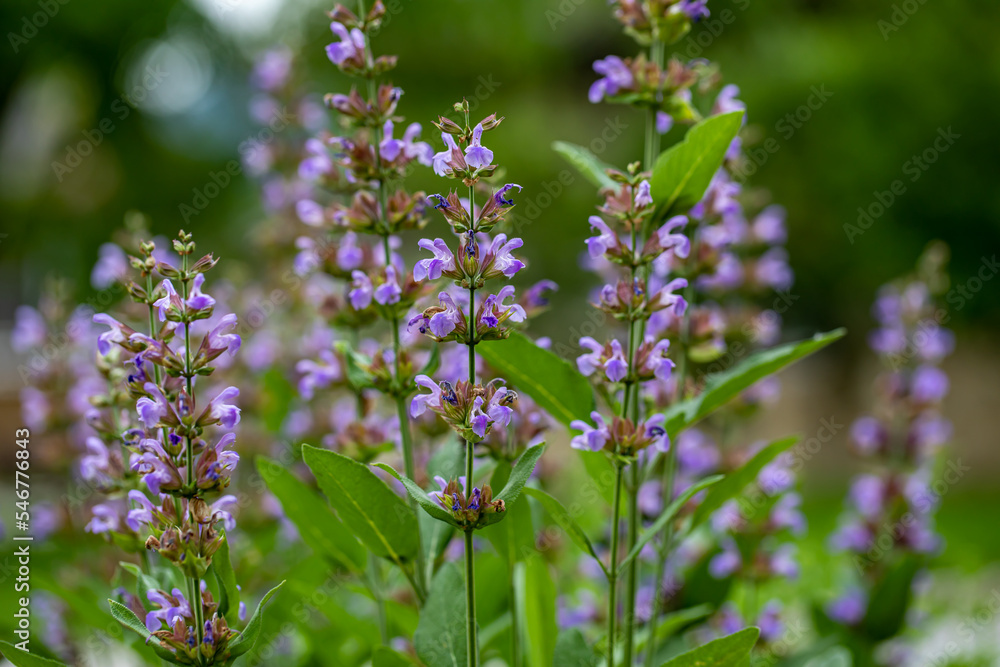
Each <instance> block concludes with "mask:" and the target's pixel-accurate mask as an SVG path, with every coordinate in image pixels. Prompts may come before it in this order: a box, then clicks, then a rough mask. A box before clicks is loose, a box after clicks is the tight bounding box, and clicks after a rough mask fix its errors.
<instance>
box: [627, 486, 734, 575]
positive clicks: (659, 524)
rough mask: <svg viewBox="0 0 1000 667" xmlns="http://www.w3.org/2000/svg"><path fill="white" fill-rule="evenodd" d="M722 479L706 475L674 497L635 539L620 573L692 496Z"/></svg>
mask: <svg viewBox="0 0 1000 667" xmlns="http://www.w3.org/2000/svg"><path fill="white" fill-rule="evenodd" d="M720 480H722V475H713V476H711V477H706V478H705V479H703V480H701V481H700V482H698V483H697V484H695V485H694V486H692V487H691V488H689V489H688V490H687V491H685V492H684V493H682V494H681V495H679V496H678V497H677V498H676V499H674V501H673V502H672V503H670V505H668V506H667V508H666V509H665V510H663V512H661V513H660V516H658V517H657V518H656V521H654V522H653V525H651V526H650V527H649V528H647V529H646V530H645V531H644V532H643V533H642V534H641V535H639V537H638V539H637V540H636V541H635V546H634V547H632V549H631V550H630V551H629V552H628V555H627V556H625V558H623V559H622V562H621V563H620V564H619V565H618V574H619V575H620V574H621V573H622V572H623V571H625V569H626V567H627V566H628V564H629V563H631V562H632V561H633V560H635V559H636V558H637V557H638V556H639V552H640V551H642V548H643V547H645V546H646V544H648V543H649V541H650V540H652V539H653V538H654V537H656V536H657V535H659V534H660V533H661V532H663V529H664V528H666V527H667V524H668V523H669V522H670V521H672V520H673V519H674V517H675V516H677V513H678V512H680V511H681V508H682V507H684V505H686V504H687V502H688V501H689V500H691V498H693V497H694V496H695V495H696V494H698V493H700V492H701V491H702V490H703V489H706V488H708V487H710V486H712V485H713V484H717V483H718V482H719V481H720Z"/></svg>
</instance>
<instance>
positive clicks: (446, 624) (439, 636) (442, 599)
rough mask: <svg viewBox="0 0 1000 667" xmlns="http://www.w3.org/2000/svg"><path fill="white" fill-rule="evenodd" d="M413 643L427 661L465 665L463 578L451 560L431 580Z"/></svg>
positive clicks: (439, 666) (437, 665) (456, 666)
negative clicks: (429, 590)
mask: <svg viewBox="0 0 1000 667" xmlns="http://www.w3.org/2000/svg"><path fill="white" fill-rule="evenodd" d="M413 646H414V648H415V649H416V651H417V655H418V656H419V657H420V659H421V660H423V661H424V663H425V664H427V665H434V667H445V666H446V665H447V666H448V667H465V664H466V660H467V656H468V651H467V648H466V647H467V643H466V637H465V581H464V578H463V576H462V573H461V571H460V570H459V569H458V567H457V566H456V565H455V564H454V563H448V564H446V565H445V566H444V567H442V568H441V569H440V570H438V573H437V575H436V576H435V577H434V581H433V582H432V583H431V592H430V595H428V596H427V602H425V603H424V608H423V611H422V612H421V614H420V622H419V623H418V624H417V631H416V632H415V633H414V634H413Z"/></svg>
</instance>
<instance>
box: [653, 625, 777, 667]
mask: <svg viewBox="0 0 1000 667" xmlns="http://www.w3.org/2000/svg"><path fill="white" fill-rule="evenodd" d="M758 635H760V630H758V629H757V628H745V629H743V630H740V631H739V632H736V633H734V634H731V635H727V636H725V637H721V638H719V639H716V640H715V641H710V642H708V643H707V644H705V645H704V646H699V647H698V648H696V649H693V650H691V651H688V652H687V653H682V654H681V655H679V656H677V657H676V658H673V659H671V660H668V661H666V662H665V663H663V665H661V667H742V665H745V664H747V662H748V660H749V658H750V651H752V650H753V647H754V644H756V643H757V637H758Z"/></svg>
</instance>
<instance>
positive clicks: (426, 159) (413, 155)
mask: <svg viewBox="0 0 1000 667" xmlns="http://www.w3.org/2000/svg"><path fill="white" fill-rule="evenodd" d="M420 131H421V127H420V123H410V125H409V126H408V127H407V128H406V132H404V133H403V155H405V156H406V157H407V158H408V159H410V160H413V159H416V160H417V161H418V162H419V163H420V164H422V165H424V166H425V167H430V166H431V165H432V164H433V162H434V149H433V148H431V145H430V144H429V143H427V142H426V141H414V140H415V139H416V138H417V137H419V136H420Z"/></svg>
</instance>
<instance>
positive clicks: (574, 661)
mask: <svg viewBox="0 0 1000 667" xmlns="http://www.w3.org/2000/svg"><path fill="white" fill-rule="evenodd" d="M598 661H599V658H598V656H597V653H596V652H594V649H593V648H591V647H590V646H588V645H587V640H586V639H584V637H583V633H582V632H580V631H579V630H577V629H576V628H570V629H569V630H564V631H562V632H560V633H559V639H557V640H556V652H555V660H554V661H553V663H552V664H553V665H559V667H597V663H598Z"/></svg>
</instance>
